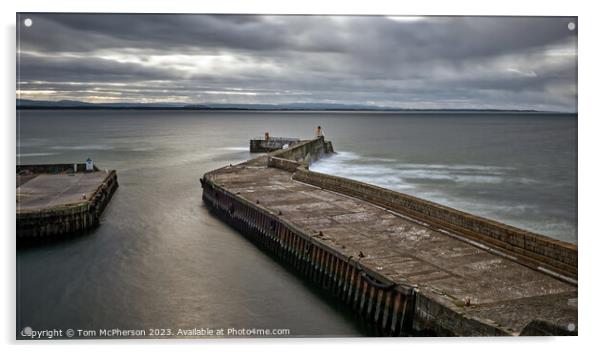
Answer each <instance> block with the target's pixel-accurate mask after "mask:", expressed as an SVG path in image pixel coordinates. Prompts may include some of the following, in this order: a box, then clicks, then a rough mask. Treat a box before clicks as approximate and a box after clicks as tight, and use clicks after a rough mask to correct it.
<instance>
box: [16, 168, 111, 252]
mask: <svg viewBox="0 0 602 353" xmlns="http://www.w3.org/2000/svg"><path fill="white" fill-rule="evenodd" d="M72 167H73V164H66V165H32V166H17V172H18V173H21V175H17V199H16V202H17V205H16V208H17V239H18V240H19V241H20V242H23V243H28V242H29V241H33V240H39V239H51V238H56V237H60V236H65V235H71V234H76V233H80V232H82V231H85V230H87V229H89V228H92V227H94V226H96V225H98V224H99V222H100V215H101V214H102V212H103V211H104V209H105V207H106V205H107V204H108V202H109V201H110V199H111V197H112V196H113V193H114V192H115V190H116V189H117V187H118V182H117V174H116V172H115V171H114V170H110V171H100V170H98V169H95V171H93V172H83V171H82V172H77V173H73V172H72ZM79 170H83V168H81V169H79Z"/></svg>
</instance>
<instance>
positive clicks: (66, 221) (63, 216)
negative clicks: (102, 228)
mask: <svg viewBox="0 0 602 353" xmlns="http://www.w3.org/2000/svg"><path fill="white" fill-rule="evenodd" d="M70 166H71V167H73V164H71V165H70ZM118 186H119V184H118V182H117V173H116V172H115V171H114V170H112V171H110V172H109V173H108V175H107V177H106V178H105V180H104V182H103V183H102V184H100V185H99V186H98V188H97V189H96V190H95V192H94V193H93V195H92V196H91V197H90V198H89V199H88V200H86V201H84V202H81V203H78V204H74V205H64V206H56V207H51V208H43V209H39V210H21V211H17V240H18V241H19V242H30V241H35V240H43V239H52V238H58V237H63V236H67V235H72V234H77V233H80V232H83V231H85V230H87V229H90V228H92V227H95V226H97V225H98V224H99V221H100V216H101V214H102V212H103V211H104V209H105V207H106V206H107V204H108V203H109V201H110V199H111V197H112V196H113V193H114V192H115V190H116V189H117V187H118Z"/></svg>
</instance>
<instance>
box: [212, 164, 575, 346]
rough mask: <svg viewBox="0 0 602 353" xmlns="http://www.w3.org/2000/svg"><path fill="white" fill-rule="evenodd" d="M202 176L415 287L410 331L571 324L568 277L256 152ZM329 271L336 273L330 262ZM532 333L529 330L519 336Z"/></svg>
mask: <svg viewBox="0 0 602 353" xmlns="http://www.w3.org/2000/svg"><path fill="white" fill-rule="evenodd" d="M210 174H211V175H209V176H206V179H207V180H208V181H209V180H210V182H211V183H212V185H213V186H214V187H216V188H219V189H220V190H225V191H227V192H228V193H229V194H231V195H235V196H234V197H235V198H239V199H241V200H243V202H245V203H246V204H254V205H257V207H260V208H261V209H263V210H266V211H268V213H270V214H273V215H278V216H277V218H278V219H279V220H281V221H282V222H284V223H286V224H292V225H293V226H295V227H298V228H299V229H302V230H303V232H304V233H305V234H308V235H309V236H310V237H311V238H312V242H314V243H316V244H322V245H324V247H325V248H327V249H330V251H332V252H334V253H336V254H337V256H338V257H339V258H347V259H354V261H357V263H359V264H361V266H362V267H363V268H366V269H369V270H370V271H371V272H373V273H377V274H379V275H380V276H382V278H384V279H386V281H387V282H390V283H394V284H397V285H400V286H404V287H406V288H412V289H413V290H414V291H415V292H419V293H420V298H421V299H420V303H415V304H414V305H415V306H416V308H415V309H414V310H415V311H420V312H414V313H413V315H414V316H415V317H418V316H419V317H420V320H415V322H414V323H413V326H414V328H415V329H425V330H431V331H432V332H434V333H436V334H451V335H483V334H485V335H490V334H496V335H498V334H501V335H504V334H507V335H519V334H521V332H522V333H527V332H525V331H523V330H524V329H525V327H526V326H527V325H529V324H530V323H534V322H537V321H541V322H545V323H546V325H550V324H551V325H552V326H553V327H556V328H558V327H560V328H565V329H566V328H568V331H566V332H565V334H566V333H568V334H571V333H575V332H576V330H577V286H576V285H575V284H574V283H569V282H566V281H562V280H561V279H558V278H557V277H553V276H551V275H549V274H547V273H545V272H543V271H538V270H535V269H533V268H531V267H527V266H524V265H523V264H521V263H519V262H518V261H515V260H513V259H511V257H508V256H504V254H501V253H496V252H491V251H488V250H487V247H483V246H481V245H480V244H479V243H477V242H474V241H471V240H469V239H465V238H464V237H462V236H460V235H458V234H453V233H450V232H448V231H445V230H440V229H437V228H436V227H433V226H431V225H429V224H426V223H424V222H422V221H421V220H418V219H412V218H410V217H407V216H404V215H401V214H398V213H396V212H392V211H390V210H387V209H385V208H382V207H379V206H376V205H374V204H372V203H369V202H366V201H363V200H360V199H358V198H354V197H350V196H347V195H343V194H340V193H337V192H333V191H328V190H325V189H321V188H319V187H316V186H313V185H309V184H306V183H302V182H299V181H296V180H293V177H292V176H293V172H290V171H286V170H283V169H279V168H271V167H268V165H267V158H265V157H262V158H258V159H255V160H252V161H249V162H247V163H242V164H239V165H235V166H231V167H226V168H222V169H219V170H217V171H215V172H212V173H210ZM206 183H207V182H206ZM206 192H207V191H206ZM230 207H233V206H230ZM230 211H232V212H234V209H233V208H232V209H231V210H230ZM280 241H282V240H280ZM334 262H336V261H333V263H334ZM326 267H327V268H328V264H327V266H326ZM333 269H334V271H335V272H336V271H338V270H337V269H338V267H337V266H334V267H333V266H332V265H331V266H330V270H331V271H333ZM337 276H338V275H337V274H336V273H335V275H333V277H335V278H336V277H337ZM339 277H340V276H339ZM343 278H345V276H344V275H343ZM374 293H376V292H374ZM381 297H382V295H381ZM381 297H379V296H377V295H375V296H374V301H375V302H376V301H378V302H379V303H380V301H382V300H383V299H382V298H381ZM467 301H469V303H467ZM376 305H377V304H375V306H376ZM445 312H448V313H452V314H443V313H445ZM381 319H382V318H381ZM385 319H386V318H384V319H383V320H385ZM466 322H470V324H467V323H466ZM474 322H478V323H479V324H478V325H473V324H472V323H474ZM475 327H486V328H485V329H482V328H475ZM534 332H535V333H534ZM537 333H538V332H537V329H535V331H532V332H531V333H527V334H537ZM546 333H548V334H550V332H549V331H548V332H546Z"/></svg>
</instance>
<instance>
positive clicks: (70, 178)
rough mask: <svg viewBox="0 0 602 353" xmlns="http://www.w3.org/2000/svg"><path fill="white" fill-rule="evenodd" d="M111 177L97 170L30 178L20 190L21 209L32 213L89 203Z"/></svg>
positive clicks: (18, 206)
mask: <svg viewBox="0 0 602 353" xmlns="http://www.w3.org/2000/svg"><path fill="white" fill-rule="evenodd" d="M108 175H109V172H107V171H95V172H91V173H73V174H38V175H32V176H29V177H30V178H29V180H27V181H26V182H25V183H23V184H21V185H20V186H19V187H17V209H19V210H20V211H29V210H36V209H43V208H48V207H56V206H65V205H70V204H76V203H80V202H85V201H86V200H87V199H89V198H90V197H91V196H92V194H93V193H94V192H95V191H96V189H97V188H98V186H99V185H101V184H102V183H103V182H104V180H105V179H106V178H107V177H108ZM82 195H85V196H86V198H85V199H84V198H83V197H82Z"/></svg>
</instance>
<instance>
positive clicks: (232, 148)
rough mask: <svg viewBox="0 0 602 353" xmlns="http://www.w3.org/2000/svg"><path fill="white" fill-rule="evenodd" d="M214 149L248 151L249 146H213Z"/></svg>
mask: <svg viewBox="0 0 602 353" xmlns="http://www.w3.org/2000/svg"><path fill="white" fill-rule="evenodd" d="M215 150H221V151H249V146H246V147H219V148H215Z"/></svg>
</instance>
